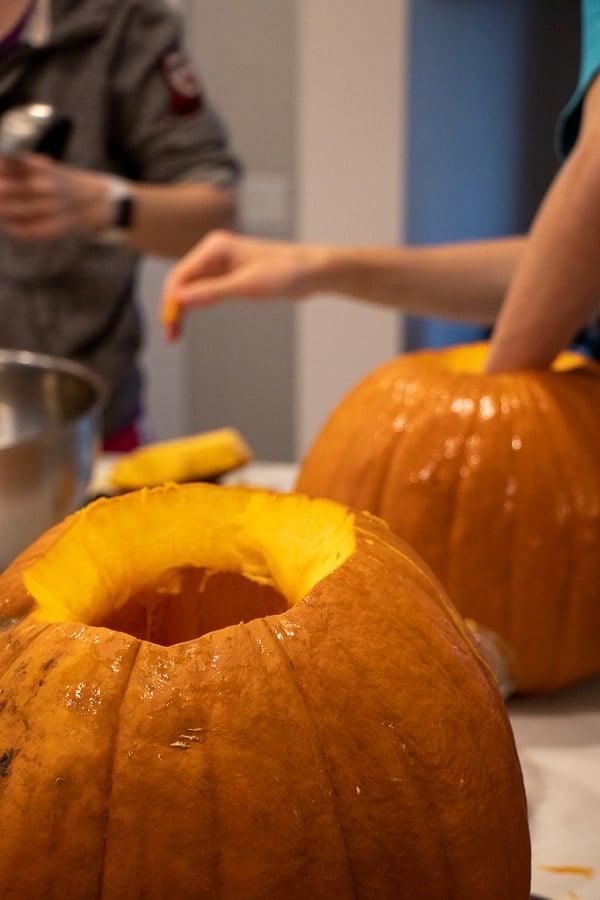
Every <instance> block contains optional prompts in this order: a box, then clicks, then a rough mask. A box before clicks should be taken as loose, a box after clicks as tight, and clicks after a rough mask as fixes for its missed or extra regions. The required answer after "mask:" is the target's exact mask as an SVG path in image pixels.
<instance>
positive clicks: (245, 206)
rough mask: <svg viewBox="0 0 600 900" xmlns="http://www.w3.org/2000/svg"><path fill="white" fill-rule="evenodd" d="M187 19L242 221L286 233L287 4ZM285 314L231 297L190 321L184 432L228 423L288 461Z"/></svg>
mask: <svg viewBox="0 0 600 900" xmlns="http://www.w3.org/2000/svg"><path fill="white" fill-rule="evenodd" d="M187 21H188V26H189V43H190V48H191V50H192V51H193V53H194V55H195V58H196V59H197V63H198V66H199V68H200V72H201V74H202V76H203V77H204V79H205V81H206V83H207V86H208V90H209V93H210V94H211V96H213V97H214V100H215V101H216V103H217V106H218V107H219V109H220V110H221V112H222V114H223V116H224V118H225V120H226V122H227V123H228V126H229V131H230V135H231V138H232V142H233V145H234V148H235V149H236V151H237V152H238V153H239V155H240V157H241V158H242V160H243V163H244V166H245V171H246V174H245V179H244V186H243V189H242V194H241V204H242V223H241V224H242V227H243V228H244V230H246V231H249V232H251V233H254V234H265V235H268V236H272V237H287V236H290V235H291V234H292V233H293V228H294V226H293V222H294V209H293V172H294V164H295V163H294V147H295V134H294V122H295V109H294V94H295V87H294V67H295V29H294V23H295V3H294V2H293V0H260V2H256V0H254V2H252V3H240V2H239V0H191V2H188V4H187ZM271 201H272V202H271ZM278 214H279V215H278ZM293 316H294V312H293V308H292V306H291V305H290V304H288V303H283V302H280V303H274V304H265V305H264V306H262V305H258V304H245V303H242V302H238V303H227V304H222V305H220V306H218V307H215V308H213V309H210V310H207V311H205V312H202V313H198V314H196V315H194V316H192V317H190V319H189V326H190V327H189V332H190V335H189V336H190V341H189V346H188V355H187V365H188V374H189V384H190V396H189V416H190V418H189V422H190V427H191V429H192V430H202V429H206V428H212V427H219V426H221V425H235V426H236V427H238V428H239V429H240V430H241V431H242V433H243V434H244V436H245V437H246V438H247V440H248V441H249V443H250V445H251V446H252V447H253V449H254V451H255V453H256V454H257V456H258V457H260V458H261V459H265V460H266V459H274V460H277V459H280V460H286V459H291V458H292V452H293V449H292V448H293V441H294V422H293V394H292V380H293V343H292V340H293Z"/></svg>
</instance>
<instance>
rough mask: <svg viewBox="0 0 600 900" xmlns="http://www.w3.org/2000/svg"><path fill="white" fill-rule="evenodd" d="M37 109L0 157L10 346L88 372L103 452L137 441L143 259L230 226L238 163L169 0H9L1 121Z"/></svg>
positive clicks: (2, 321) (2, 18)
mask: <svg viewBox="0 0 600 900" xmlns="http://www.w3.org/2000/svg"><path fill="white" fill-rule="evenodd" d="M32 103H35V104H45V105H47V106H48V107H50V108H51V109H52V110H53V113H54V116H53V120H52V122H53V124H52V127H51V128H49V129H48V131H47V133H46V134H45V135H44V137H43V138H42V139H41V140H40V142H39V145H38V146H36V147H33V148H29V151H28V152H25V153H18V154H17V155H16V156H15V155H13V154H11V153H7V154H6V155H2V154H1V153H0V346H3V347H7V348H17V349H22V350H32V351H36V352H41V353H47V354H51V355H54V356H66V357H70V358H73V359H76V360H79V361H80V362H83V363H85V364H87V365H89V366H90V367H91V368H93V369H94V370H95V371H96V372H98V373H99V374H100V375H101V376H102V378H103V379H104V381H105V383H106V385H107V403H106V408H105V416H104V438H105V447H106V448H107V449H109V450H110V449H116V450H124V449H130V448H131V447H132V446H134V445H135V444H136V443H137V442H138V440H139V435H138V430H137V422H138V417H139V415H140V410H141V406H142V391H143V379H142V373H141V371H140V366H139V359H138V355H139V351H140V348H141V342H142V323H141V319H140V313H139V310H138V308H137V305H136V301H135V282H136V272H137V266H138V262H139V257H140V254H142V253H149V254H156V255H160V256H168V257H177V256H179V255H181V254H182V253H184V252H186V251H187V250H188V249H189V248H190V247H191V246H193V244H194V242H195V241H196V240H198V239H199V238H200V237H201V236H202V235H203V234H205V233H207V232H208V231H210V230H211V229H213V228H215V227H222V226H231V224H232V221H233V216H234V209H235V193H234V190H235V185H236V182H237V179H238V176H239V171H240V167H239V165H238V163H237V161H236V159H235V158H234V156H233V155H232V153H231V151H230V149H229V146H228V139H227V135H226V132H225V130H224V127H223V125H222V123H221V121H220V119H219V118H218V116H217V114H216V113H215V111H214V109H213V108H211V106H210V105H209V103H208V101H207V99H206V96H205V94H204V92H203V90H202V87H201V85H200V83H199V80H198V78H197V76H196V74H195V72H194V70H193V67H192V66H191V65H190V62H189V60H188V58H187V57H186V54H185V50H184V48H183V47H182V40H181V34H180V22H179V19H178V18H177V16H176V15H175V13H174V12H173V11H172V10H171V9H169V7H168V6H167V4H166V3H164V2H162V0H2V4H1V8H0V116H2V118H1V119H0V122H1V121H6V116H7V115H8V114H10V113H11V112H12V113H13V117H14V110H15V108H20V107H23V106H24V105H27V104H32ZM1 149H2V148H1V145H0V151H1ZM31 150H33V152H31Z"/></svg>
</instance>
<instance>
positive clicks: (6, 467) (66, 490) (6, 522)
mask: <svg viewBox="0 0 600 900" xmlns="http://www.w3.org/2000/svg"><path fill="white" fill-rule="evenodd" d="M103 400H104V388H103V385H102V383H101V381H100V380H99V379H98V378H97V377H96V376H95V375H94V374H93V373H92V372H90V371H89V370H88V369H87V368H86V367H84V366H82V365H80V364H78V363H75V362H72V361H71V360H67V359H59V358H55V357H51V356H44V355H42V354H37V353H28V352H24V351H12V350H0V569H3V568H5V567H6V566H7V565H8V563H9V562H10V561H11V560H12V559H14V557H15V556H16V555H17V554H18V553H19V552H20V551H21V550H24V549H25V548H26V547H27V546H29V544H31V543H32V541H34V540H35V538H37V537H38V536H39V535H40V534H42V532H44V531H46V529H47V528H49V527H50V526H51V525H54V524H56V523H57V522H59V521H60V520H61V519H63V518H64V517H65V516H66V515H67V514H68V513H70V512H73V510H75V509H77V507H79V506H81V505H82V503H83V502H84V500H85V495H86V489H87V486H88V483H89V480H90V476H91V472H92V467H93V464H94V459H95V455H96V452H97V449H98V445H99V433H100V414H101V411H102V404H103Z"/></svg>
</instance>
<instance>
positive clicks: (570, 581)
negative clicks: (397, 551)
mask: <svg viewBox="0 0 600 900" xmlns="http://www.w3.org/2000/svg"><path fill="white" fill-rule="evenodd" d="M486 354H487V344H486V343H478V344H473V345H467V346H460V347H452V348H448V349H444V350H432V351H419V352H414V353H409V354H406V355H404V356H401V357H399V358H397V359H394V360H393V361H391V362H388V363H386V364H384V365H383V366H380V367H379V368H377V369H376V370H375V371H373V372H372V373H371V374H369V375H368V376H367V377H366V378H364V379H363V380H362V381H361V382H360V383H359V384H358V385H357V386H356V387H355V388H354V389H353V390H352V391H350V393H349V394H348V395H347V396H346V397H345V398H343V399H342V401H341V402H340V403H339V405H338V407H337V408H336V409H335V410H334V412H333V414H332V415H331V416H330V418H329V420H328V421H327V422H326V423H325V425H324V427H323V428H322V430H321V432H320V434H319V435H318V436H317V438H316V440H315V441H314V443H313V445H312V447H311V448H310V450H309V452H308V454H307V456H306V458H305V459H304V461H303V463H302V465H301V467H300V472H299V475H298V479H297V482H296V487H297V489H298V490H299V491H304V492H306V493H307V494H310V495H313V496H323V497H330V498H332V499H334V500H337V501H340V502H342V503H345V504H348V505H350V506H354V507H357V508H359V509H365V510H370V511H371V512H372V513H375V514H377V515H379V516H381V517H382V518H384V519H385V520H386V521H387V522H388V524H389V525H390V527H391V528H392V530H393V531H394V532H395V533H396V534H399V535H401V536H402V537H403V538H404V539H405V540H406V541H407V542H408V543H409V544H410V545H411V546H412V547H413V548H414V549H415V550H416V551H417V553H419V554H420V555H421V556H422V557H423V558H424V560H425V561H426V562H427V563H428V564H429V565H430V566H431V568H432V569H433V571H434V572H435V573H436V575H437V576H438V577H439V578H440V580H441V581H442V583H443V585H444V587H445V589H446V590H447V592H448V593H449V595H450V597H451V599H452V600H453V602H454V603H455V604H456V606H457V607H458V609H459V610H460V612H461V613H462V614H463V615H465V616H467V617H469V618H473V619H475V620H477V621H478V622H480V623H482V624H483V625H484V626H487V627H489V628H491V629H492V630H493V631H494V632H496V633H497V634H498V635H500V637H501V638H502V639H504V641H506V642H507V643H508V645H509V646H510V647H511V648H512V654H513V664H514V672H513V679H514V681H515V682H516V684H517V688H518V689H520V690H522V691H536V690H544V689H550V688H557V687H561V686H564V685H567V684H570V683H571V682H575V681H577V680H579V679H582V678H585V677H587V676H590V675H593V674H595V673H597V672H599V671H600V602H598V590H599V585H600V366H598V365H596V364H594V363H593V362H591V361H588V360H585V358H584V357H581V356H579V355H576V354H572V353H564V354H562V355H561V356H560V357H559V359H558V360H557V362H556V364H555V367H554V369H553V370H552V371H527V372H520V373H514V374H506V375H487V374H484V373H483V366H484V361H485V357H486Z"/></svg>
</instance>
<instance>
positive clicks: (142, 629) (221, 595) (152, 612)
mask: <svg viewBox="0 0 600 900" xmlns="http://www.w3.org/2000/svg"><path fill="white" fill-rule="evenodd" d="M165 575H166V576H167V577H166V578H165V579H159V581H158V582H157V583H156V584H154V585H148V586H147V587H145V588H142V589H141V590H140V591H137V592H136V593H134V594H133V595H132V596H131V597H129V598H128V600H127V602H126V603H124V604H123V605H122V606H116V607H115V608H114V609H113V610H111V612H110V613H109V614H108V616H107V617H106V619H104V620H102V621H98V622H89V623H88V624H90V625H98V626H101V627H104V628H112V629H113V630H114V631H123V632H126V633H127V634H130V635H132V636H133V637H137V638H140V639H141V640H144V641H151V642H152V643H153V644H162V645H163V646H170V645H171V644H179V643H182V642H184V641H192V640H194V639H195V638H199V637H202V635H204V634H208V633H209V632H211V631H218V630H219V629H221V628H226V627H227V626H228V625H238V624H239V623H240V622H250V621H251V620H252V619H258V618H260V617H262V616H271V615H277V614H279V613H283V612H285V610H286V609H288V607H289V604H288V601H287V600H286V598H285V597H284V596H283V594H281V593H280V592H279V591H278V590H277V589H276V588H275V587H273V586H271V585H269V584H258V583H257V582H255V581H252V580H251V579H249V578H246V577H245V576H243V575H240V574H239V573H238V572H209V571H207V570H206V569H194V568H191V567H190V568H185V569H181V570H177V571H172V572H167V573H165ZM161 581H162V582H163V583H161Z"/></svg>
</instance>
